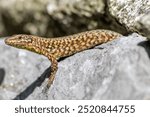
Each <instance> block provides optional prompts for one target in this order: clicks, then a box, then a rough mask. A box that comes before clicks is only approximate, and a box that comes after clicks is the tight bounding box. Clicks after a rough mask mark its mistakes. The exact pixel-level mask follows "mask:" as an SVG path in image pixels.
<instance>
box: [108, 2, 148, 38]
mask: <svg viewBox="0 0 150 117" xmlns="http://www.w3.org/2000/svg"><path fill="white" fill-rule="evenodd" d="M108 5H109V11H110V13H111V14H112V15H113V16H114V17H115V18H116V19H118V20H119V22H120V23H121V24H124V25H125V27H127V28H128V30H129V31H134V32H135V31H136V32H139V33H141V34H143V35H145V36H147V37H148V38H150V29H149V26H150V0H108Z"/></svg>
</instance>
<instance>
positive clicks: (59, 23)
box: [0, 0, 125, 37]
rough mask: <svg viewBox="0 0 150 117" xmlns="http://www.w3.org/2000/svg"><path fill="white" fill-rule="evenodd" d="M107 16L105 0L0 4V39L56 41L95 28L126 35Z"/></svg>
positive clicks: (35, 0)
mask: <svg viewBox="0 0 150 117" xmlns="http://www.w3.org/2000/svg"><path fill="white" fill-rule="evenodd" d="M108 16H109V14H107V13H106V2H105V0H29V1H27V0H9V1H8V0H0V25H1V26H0V32H1V34H0V35H1V36H2V35H3V36H8V35H12V34H16V33H27V34H34V35H39V36H47V37H56V36H62V35H68V34H73V33H77V32H81V31H85V30H90V29H97V28H104V29H114V30H116V31H117V32H125V30H124V28H123V27H122V26H120V25H118V24H117V23H116V21H114V20H112V19H113V18H112V19H111V18H108ZM114 27H115V28H114Z"/></svg>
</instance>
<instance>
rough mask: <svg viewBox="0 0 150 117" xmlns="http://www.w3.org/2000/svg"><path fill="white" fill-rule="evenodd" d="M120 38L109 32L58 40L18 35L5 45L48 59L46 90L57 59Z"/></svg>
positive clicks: (88, 32)
mask: <svg viewBox="0 0 150 117" xmlns="http://www.w3.org/2000/svg"><path fill="white" fill-rule="evenodd" d="M121 36H122V35H121V34H119V33H116V32H113V31H109V30H92V31H86V32H82V33H78V34H74V35H70V36H65V37H58V38H43V37H38V36H33V35H24V34H20V35H14V36H11V37H9V38H7V39H5V43H6V44H7V45H10V46H13V47H17V48H21V49H27V50H30V51H32V52H35V53H38V54H42V55H44V56H46V57H48V59H49V60H50V61H51V74H50V76H49V80H48V84H47V89H48V88H49V87H50V86H51V84H52V83H53V81H54V78H55V75H56V72H57V69H58V63H57V60H58V59H59V58H61V57H66V56H70V55H72V54H75V53H77V52H80V51H83V50H86V49H89V48H92V47H94V46H96V45H99V44H102V43H106V42H108V41H111V40H113V39H116V38H118V37H121Z"/></svg>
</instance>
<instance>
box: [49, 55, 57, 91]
mask: <svg viewBox="0 0 150 117" xmlns="http://www.w3.org/2000/svg"><path fill="white" fill-rule="evenodd" d="M47 57H48V59H49V60H50V61H51V73H50V76H49V79H48V83H47V86H46V87H47V89H48V88H49V87H50V86H51V84H52V83H53V81H54V79H55V75H56V72H57V70H58V62H57V59H56V58H55V57H54V56H53V55H51V54H48V55H47Z"/></svg>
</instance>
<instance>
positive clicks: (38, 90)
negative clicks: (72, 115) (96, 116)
mask: <svg viewBox="0 0 150 117" xmlns="http://www.w3.org/2000/svg"><path fill="white" fill-rule="evenodd" d="M0 54H1V56H0V99H150V72H149V68H150V44H149V42H147V41H146V39H145V38H144V37H142V36H139V35H138V34H136V33H134V34H132V35H130V36H128V37H122V38H120V39H117V40H114V41H112V42H109V43H106V44H102V45H99V46H97V47H95V48H93V49H90V50H86V51H83V52H80V53H77V54H75V55H73V56H70V57H67V58H65V59H63V60H61V61H60V62H59V69H58V72H57V75H56V79H55V81H54V84H53V85H52V87H51V88H50V90H48V92H47V94H46V93H43V92H42V90H43V88H44V87H45V85H46V83H47V82H46V81H47V79H45V77H47V76H48V74H49V70H50V69H49V68H48V67H49V65H50V63H49V61H48V60H47V58H45V57H43V56H40V55H37V54H34V53H31V52H28V51H25V50H19V49H16V48H13V47H9V46H6V45H4V44H3V40H1V42H0Z"/></svg>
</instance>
